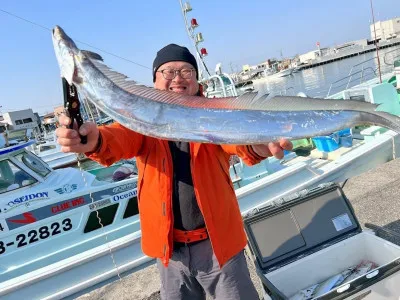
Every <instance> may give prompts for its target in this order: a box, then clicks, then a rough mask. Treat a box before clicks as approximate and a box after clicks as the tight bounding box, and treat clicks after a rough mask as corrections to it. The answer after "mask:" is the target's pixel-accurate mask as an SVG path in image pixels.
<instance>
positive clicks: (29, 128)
mask: <svg viewBox="0 0 400 300" xmlns="http://www.w3.org/2000/svg"><path fill="white" fill-rule="evenodd" d="M37 130H38V123H37V122H36V116H35V115H34V113H33V111H32V109H24V110H17V111H10V112H7V113H4V114H3V121H2V122H1V123H0V132H4V131H7V135H8V139H10V140H12V139H17V140H18V139H19V140H22V139H26V138H29V137H31V136H32V134H33V133H34V132H35V131H37Z"/></svg>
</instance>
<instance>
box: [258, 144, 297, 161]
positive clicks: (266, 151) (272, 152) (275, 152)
mask: <svg viewBox="0 0 400 300" xmlns="http://www.w3.org/2000/svg"><path fill="white" fill-rule="evenodd" d="M252 147H253V150H254V152H255V153H257V154H258V155H259V156H262V157H270V156H275V157H276V158H277V159H282V158H283V156H284V154H283V150H288V151H290V150H292V149H293V144H292V142H291V141H289V140H285V139H282V140H280V141H279V142H271V143H268V144H266V145H253V146H252Z"/></svg>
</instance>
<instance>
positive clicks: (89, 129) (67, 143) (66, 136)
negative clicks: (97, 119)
mask: <svg viewBox="0 0 400 300" xmlns="http://www.w3.org/2000/svg"><path fill="white" fill-rule="evenodd" d="M58 121H59V123H60V126H61V127H59V128H57V129H56V136H57V143H59V144H60V145H61V151H62V152H76V153H85V152H92V151H94V150H95V149H96V147H97V141H98V138H99V129H98V128H97V124H96V123H93V122H88V123H84V124H83V125H82V126H81V127H80V128H79V133H80V134H81V135H86V136H87V143H86V144H82V143H81V138H80V137H79V133H78V130H77V126H76V124H74V129H69V128H67V127H66V126H68V125H69V124H70V123H71V119H70V118H68V117H67V116H65V115H61V116H59V118H58Z"/></svg>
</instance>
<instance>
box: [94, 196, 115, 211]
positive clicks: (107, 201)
mask: <svg viewBox="0 0 400 300" xmlns="http://www.w3.org/2000/svg"><path fill="white" fill-rule="evenodd" d="M108 204H111V200H110V199H104V200H100V201H97V202H94V203H91V204H89V209H90V210H94V209H99V208H100V207H103V206H106V205H108Z"/></svg>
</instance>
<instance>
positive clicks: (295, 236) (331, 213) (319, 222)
mask: <svg viewBox="0 0 400 300" xmlns="http://www.w3.org/2000/svg"><path fill="white" fill-rule="evenodd" d="M243 219H244V227H245V230H246V232H247V237H248V240H249V246H250V248H251V250H252V251H253V253H254V254H255V256H256V263H257V264H258V267H259V268H260V269H261V270H263V271H266V272H268V271H271V270H272V269H275V268H277V267H279V266H281V265H284V264H288V263H290V262H292V261H294V260H297V259H299V257H303V256H305V255H308V254H311V253H313V252H315V251H318V250H319V249H321V248H322V247H326V246H328V245H329V244H332V243H335V242H338V241H340V240H343V239H345V238H348V236H349V234H356V233H359V232H361V226H360V224H359V222H358V220H357V217H356V216H355V213H354V210H353V208H352V206H351V204H350V202H349V200H348V199H347V198H346V196H345V194H344V192H343V190H342V189H341V187H340V186H339V185H337V184H335V183H326V184H321V185H318V186H317V187H315V188H312V189H308V190H302V191H300V192H296V193H294V194H291V195H289V196H286V197H284V198H281V199H279V200H277V201H273V202H271V203H268V204H267V205H265V206H263V207H261V208H257V209H255V210H253V211H251V212H250V213H248V214H247V215H245V216H244V218H243Z"/></svg>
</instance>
